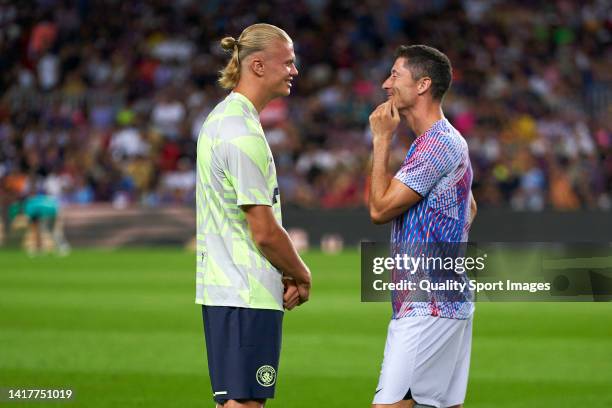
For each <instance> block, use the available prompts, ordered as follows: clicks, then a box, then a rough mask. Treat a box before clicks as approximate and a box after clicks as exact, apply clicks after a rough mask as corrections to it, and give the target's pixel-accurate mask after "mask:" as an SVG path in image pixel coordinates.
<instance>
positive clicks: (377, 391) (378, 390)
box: [374, 388, 382, 395]
mask: <svg viewBox="0 0 612 408" xmlns="http://www.w3.org/2000/svg"><path fill="white" fill-rule="evenodd" d="M380 391H382V388H379V389H377V390H376V392H375V393H374V395H376V394H378V393H379V392H380Z"/></svg>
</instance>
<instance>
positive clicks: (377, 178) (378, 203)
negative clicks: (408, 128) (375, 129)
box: [369, 138, 390, 222]
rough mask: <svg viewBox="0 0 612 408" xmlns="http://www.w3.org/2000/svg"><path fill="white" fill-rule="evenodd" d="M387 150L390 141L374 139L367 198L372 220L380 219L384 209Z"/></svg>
mask: <svg viewBox="0 0 612 408" xmlns="http://www.w3.org/2000/svg"><path fill="white" fill-rule="evenodd" d="M389 151H390V143H389V142H388V141H387V140H380V139H378V138H375V139H374V146H373V159H372V177H371V185H370V200H369V207H370V216H371V217H372V220H373V221H374V222H378V221H382V220H381V219H380V216H381V215H382V212H383V209H384V197H385V193H386V191H387V189H388V188H389V184H390V179H389V175H388V173H387V167H388V165H389Z"/></svg>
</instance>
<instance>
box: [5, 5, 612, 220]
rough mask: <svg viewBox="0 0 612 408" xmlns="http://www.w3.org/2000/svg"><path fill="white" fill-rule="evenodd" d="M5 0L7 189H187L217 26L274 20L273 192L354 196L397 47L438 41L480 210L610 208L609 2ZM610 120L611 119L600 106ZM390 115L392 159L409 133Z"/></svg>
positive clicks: (220, 60) (187, 199) (146, 196)
mask: <svg viewBox="0 0 612 408" xmlns="http://www.w3.org/2000/svg"><path fill="white" fill-rule="evenodd" d="M35 4H36V6H34V7H33V6H32V5H31V4H28V2H23V3H21V2H11V1H3V0H0V27H1V30H0V72H1V73H2V74H1V77H0V185H1V187H2V189H3V191H2V194H1V195H2V196H3V197H4V199H5V201H8V200H11V199H14V198H16V197H19V196H22V195H24V194H27V192H28V191H30V192H33V191H43V190H44V191H46V192H47V193H48V194H50V195H54V196H56V197H58V198H59V199H60V201H61V202H63V203H70V204H84V205H85V204H88V203H91V202H94V201H106V202H112V203H113V204H114V205H116V206H119V207H121V206H127V205H130V204H133V203H141V204H144V205H148V206H158V205H165V204H176V203H182V204H189V205H191V204H192V202H193V196H194V188H195V166H194V163H195V155H196V141H197V135H198V131H199V128H200V126H201V124H202V122H203V120H204V118H205V117H206V115H207V113H208V112H209V111H210V110H211V108H212V107H213V106H214V105H215V104H216V103H217V102H218V101H219V100H220V99H221V98H222V97H223V91H222V90H221V89H220V88H219V87H218V86H217V85H216V78H217V71H218V70H219V69H220V68H221V67H222V66H223V64H224V63H225V61H226V58H227V56H226V55H225V54H224V53H223V52H222V50H221V48H220V46H219V39H220V38H221V37H223V36H225V35H233V36H235V37H238V35H239V34H240V32H241V30H242V29H243V28H244V27H246V26H247V25H249V24H252V23H255V22H269V23H272V24H276V25H279V26H280V27H282V28H284V29H285V30H286V31H287V32H288V33H289V35H291V36H292V37H293V39H294V41H295V47H296V53H297V56H298V68H299V69H300V75H299V76H298V78H297V80H296V81H295V84H294V87H293V94H292V95H291V96H290V97H289V98H284V99H279V100H276V101H274V102H273V103H272V104H271V105H270V106H269V107H268V108H266V110H265V111H264V112H262V114H261V120H262V124H263V125H264V128H265V130H266V134H267V136H268V139H269V143H270V145H271V148H272V150H273V152H274V155H275V161H276V165H277V167H278V174H279V184H280V191H281V195H282V200H283V202H284V203H285V204H294V205H299V206H308V207H323V208H345V207H355V206H362V205H364V202H365V193H364V191H365V190H366V184H367V172H368V160H369V155H370V140H369V133H368V116H369V114H370V112H371V111H372V110H373V108H374V107H375V106H376V105H378V104H379V103H380V102H382V101H383V100H384V95H383V93H382V92H381V90H380V84H381V83H382V81H383V80H384V79H385V77H386V76H387V75H388V71H389V69H390V67H391V65H392V62H393V61H392V56H393V52H394V50H395V48H396V47H397V46H398V45H400V44H416V43H424V44H428V45H431V46H434V47H437V48H439V49H440V50H442V51H443V52H445V53H446V54H447V55H448V56H449V58H450V59H451V61H452V63H453V65H454V79H453V81H454V82H453V86H452V89H451V92H450V94H449V95H448V96H447V98H446V101H445V105H444V107H445V112H446V115H447V116H448V117H449V119H450V120H451V122H452V123H453V124H454V125H455V127H457V129H459V130H460V131H461V132H462V133H463V135H464V136H465V137H466V139H467V140H468V143H469V146H470V152H471V157H472V165H473V167H474V173H475V178H474V192H475V195H476V199H477V201H478V203H479V205H480V206H481V207H512V208H514V209H517V210H532V211H538V210H542V209H544V208H554V209H562V210H574V209H580V208H589V209H595V208H602V209H610V207H611V191H612V127H611V124H610V120H609V119H610V118H611V113H612V110H611V106H612V105H611V103H610V102H611V93H612V89H611V83H612V66H611V65H612V64H611V63H610V61H611V57H612V52H611V51H612V48H611V39H612V36H611V32H612V12H611V10H610V6H609V2H608V1H607V0H585V1H570V0H556V1H538V0H536V1H488V0H464V1H444V0H435V1H430V2H416V1H415V2H412V1H402V0H376V1H374V0H370V1H364V2H351V1H326V0H292V1H276V2H269V3H266V4H263V3H262V4H257V3H253V2H252V1H246V0H240V1H219V0H216V1H206V2H201V1H197V0H193V1H191V0H177V1H173V2H169V1H118V0H116V1H86V0H81V1H74V2H73V1H54V0H40V1H37V2H35ZM606 119H607V120H606ZM413 137H414V136H413V135H410V132H409V131H408V130H406V129H402V131H401V136H400V137H398V140H397V149H395V151H394V154H395V157H394V161H395V162H396V163H398V164H399V162H400V161H401V160H402V159H403V156H404V155H405V153H406V150H407V147H408V146H409V144H410V143H411V141H412V140H413Z"/></svg>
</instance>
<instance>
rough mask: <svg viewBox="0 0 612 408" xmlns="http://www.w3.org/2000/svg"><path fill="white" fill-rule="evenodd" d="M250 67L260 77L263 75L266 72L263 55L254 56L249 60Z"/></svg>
mask: <svg viewBox="0 0 612 408" xmlns="http://www.w3.org/2000/svg"><path fill="white" fill-rule="evenodd" d="M249 68H250V69H251V71H252V72H253V73H254V74H255V75H257V76H258V77H262V76H263V74H264V63H263V59H261V57H257V56H255V57H253V58H252V59H251V61H250V62H249Z"/></svg>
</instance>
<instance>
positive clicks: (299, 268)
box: [243, 205, 311, 286]
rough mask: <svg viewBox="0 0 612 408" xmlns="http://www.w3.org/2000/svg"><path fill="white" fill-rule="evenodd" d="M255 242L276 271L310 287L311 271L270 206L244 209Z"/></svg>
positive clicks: (255, 206)
mask: <svg viewBox="0 0 612 408" xmlns="http://www.w3.org/2000/svg"><path fill="white" fill-rule="evenodd" d="M243 210H244V212H245V216H246V220H247V223H248V225H249V229H250V231H251V235H252V237H253V241H254V242H255V244H256V245H257V247H258V248H259V250H260V251H261V253H262V254H263V255H264V256H265V257H266V259H267V260H268V261H270V263H271V264H272V265H274V267H276V269H278V270H280V271H282V272H283V274H284V275H286V276H289V277H291V278H293V279H295V280H296V282H297V283H298V284H304V285H307V286H310V280H311V278H310V270H309V269H308V267H307V266H306V264H305V263H304V261H302V258H300V256H299V254H298V253H297V250H296V249H295V247H294V246H293V243H292V242H291V239H290V238H289V234H287V231H285V229H284V228H283V227H282V226H281V225H280V224H279V223H278V222H277V221H276V218H275V217H274V214H273V212H272V209H271V208H270V207H268V206H263V205H254V206H246V207H243Z"/></svg>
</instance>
